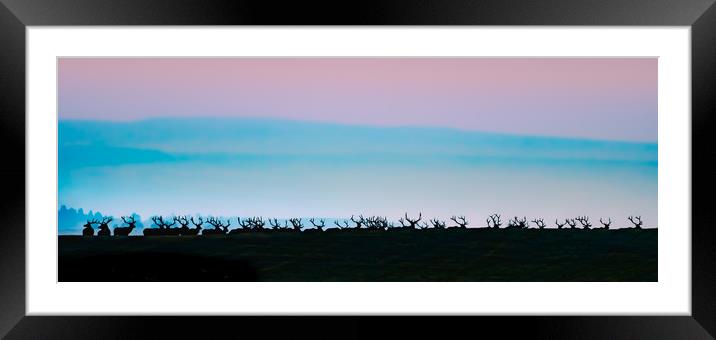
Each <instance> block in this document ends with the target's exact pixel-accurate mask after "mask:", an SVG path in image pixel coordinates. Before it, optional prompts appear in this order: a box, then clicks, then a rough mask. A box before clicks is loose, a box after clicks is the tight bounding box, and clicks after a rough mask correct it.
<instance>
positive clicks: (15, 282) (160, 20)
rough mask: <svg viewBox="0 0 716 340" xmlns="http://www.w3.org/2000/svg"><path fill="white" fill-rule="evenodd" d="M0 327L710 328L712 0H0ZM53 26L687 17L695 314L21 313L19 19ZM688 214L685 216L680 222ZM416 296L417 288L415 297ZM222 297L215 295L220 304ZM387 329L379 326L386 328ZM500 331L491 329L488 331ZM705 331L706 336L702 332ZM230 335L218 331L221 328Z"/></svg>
mask: <svg viewBox="0 0 716 340" xmlns="http://www.w3.org/2000/svg"><path fill="white" fill-rule="evenodd" d="M0 2H1V3H2V6H0V48H1V49H2V52H1V53H0V128H1V129H2V133H0V145H2V151H3V163H4V164H3V166H2V167H1V168H0V172H1V173H2V178H3V187H4V195H3V198H4V201H5V202H4V203H3V204H2V205H1V206H0V209H2V214H0V216H3V220H2V224H3V225H2V234H1V235H0V263H1V264H0V287H2V289H0V306H1V307H0V335H6V336H7V338H8V339H25V338H32V339H54V338H61V339H91V338H103V339H111V338H118V339H120V338H121V339H127V338H145V337H146V338H194V339H197V338H214V337H218V336H220V335H219V334H221V333H224V332H227V333H224V334H229V336H231V337H232V338H233V337H239V336H246V335H247V334H249V333H253V334H255V335H256V336H262V337H266V336H269V337H273V336H288V337H290V338H295V337H300V336H301V335H302V336H303V337H311V338H316V337H320V338H357V337H361V336H374V335H380V336H381V337H386V336H396V337H400V338H404V337H407V336H408V335H410V334H419V335H422V336H426V335H427V336H430V335H433V336H436V337H440V338H446V337H457V336H462V334H464V333H463V332H465V331H468V332H470V333H467V334H473V335H476V336H477V335H480V334H488V333H493V334H500V336H501V337H508V338H509V337H514V336H529V337H530V338H594V339H597V338H598V339H606V338H650V339H660V338H679V339H701V338H704V339H708V338H712V337H713V336H714V335H716V289H715V287H716V266H714V263H716V251H714V250H713V244H714V240H716V237H715V236H716V233H715V232H714V229H713V226H714V217H712V216H713V215H712V214H711V211H710V209H709V208H710V202H711V199H710V196H708V195H709V194H710V193H712V192H713V189H714V177H715V176H714V174H713V171H712V170H711V168H710V167H709V166H708V163H709V158H710V157H711V156H712V155H713V151H711V150H710V145H711V143H710V142H711V140H710V137H711V131H712V130H714V128H716V126H715V125H714V116H716V63H715V62H714V61H716V6H714V5H713V3H714V1H713V0H681V1H669V0H601V1H590V0H550V1H546V0H543V1H516V0H489V1H478V0H472V1H470V0H460V1H454V0H453V1H416V0H413V1H397V0H393V1H387V0H384V1H379V2H378V1H334V2H327V3H316V2H306V1H301V2H296V1H285V2H277V1H270V0H264V1H240V0H239V1H207V0H174V1H157V0H155V1H148V0H142V1H140V0H131V1H110V0H0ZM49 25H52V26H56V25H620V26H621V25H645V26H672V25H677V26H690V27H691V58H692V64H691V72H692V74H691V81H692V82H691V86H692V88H691V91H692V113H691V120H692V159H691V162H692V164H691V166H692V172H691V176H692V188H691V190H692V216H691V222H692V227H691V235H692V239H691V242H692V286H691V289H692V290H691V292H692V301H691V303H692V308H691V315H690V316H551V317H547V316H531V317H527V316H505V317H494V316H489V317H488V316H485V317H467V318H466V317H460V318H431V319H430V320H425V319H423V317H413V318H404V317H390V318H378V317H369V316H340V317H329V316H323V317H322V318H327V320H315V318H317V317H318V316H301V317H285V316H284V317H261V318H257V317H167V316H161V317H160V316H143V317H139V316H137V317H119V316H106V317H102V316H26V315H25V299H26V295H25V293H26V292H25V218H26V215H25V213H26V212H25V186H24V185H25V179H26V177H25V170H26V169H25V142H26V141H25V138H26V135H25V53H26V50H25V27H26V26H49ZM685 223H688V222H687V221H685ZM416 298H419V297H416ZM217 303H218V302H217ZM383 327H386V328H385V329H381V328H383ZM495 331H496V332H497V333H494V332H495ZM709 334H710V335H709ZM224 336H225V335H224Z"/></svg>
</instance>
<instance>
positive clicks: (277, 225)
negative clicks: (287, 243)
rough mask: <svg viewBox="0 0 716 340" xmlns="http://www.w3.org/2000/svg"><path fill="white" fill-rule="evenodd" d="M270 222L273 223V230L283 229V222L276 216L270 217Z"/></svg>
mask: <svg viewBox="0 0 716 340" xmlns="http://www.w3.org/2000/svg"><path fill="white" fill-rule="evenodd" d="M268 222H269V224H270V225H271V229H273V230H278V229H281V223H280V222H279V221H278V219H276V218H274V219H271V218H269V220H268Z"/></svg>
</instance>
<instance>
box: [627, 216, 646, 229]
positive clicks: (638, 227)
mask: <svg viewBox="0 0 716 340" xmlns="http://www.w3.org/2000/svg"><path fill="white" fill-rule="evenodd" d="M629 222H631V223H632V224H634V228H636V229H641V225H642V224H644V223H643V222H642V221H641V216H637V217H636V221H634V217H632V216H629Z"/></svg>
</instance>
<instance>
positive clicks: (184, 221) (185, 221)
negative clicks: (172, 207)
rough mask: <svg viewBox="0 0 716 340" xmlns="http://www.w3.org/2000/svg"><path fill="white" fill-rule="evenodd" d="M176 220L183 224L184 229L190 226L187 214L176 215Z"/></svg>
mask: <svg viewBox="0 0 716 340" xmlns="http://www.w3.org/2000/svg"><path fill="white" fill-rule="evenodd" d="M174 222H179V224H181V227H182V228H184V229H186V228H189V220H188V219H187V218H186V216H176V217H174Z"/></svg>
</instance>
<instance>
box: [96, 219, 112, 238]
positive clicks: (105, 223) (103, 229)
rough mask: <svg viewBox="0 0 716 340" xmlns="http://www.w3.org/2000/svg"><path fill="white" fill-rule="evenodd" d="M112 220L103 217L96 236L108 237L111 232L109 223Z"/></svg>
mask: <svg viewBox="0 0 716 340" xmlns="http://www.w3.org/2000/svg"><path fill="white" fill-rule="evenodd" d="M112 220H113V218H112V217H111V216H109V217H103V218H102V222H99V227H98V228H97V229H99V230H98V231H97V236H110V235H111V234H112V232H111V231H110V230H109V222H112Z"/></svg>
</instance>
